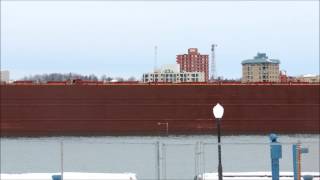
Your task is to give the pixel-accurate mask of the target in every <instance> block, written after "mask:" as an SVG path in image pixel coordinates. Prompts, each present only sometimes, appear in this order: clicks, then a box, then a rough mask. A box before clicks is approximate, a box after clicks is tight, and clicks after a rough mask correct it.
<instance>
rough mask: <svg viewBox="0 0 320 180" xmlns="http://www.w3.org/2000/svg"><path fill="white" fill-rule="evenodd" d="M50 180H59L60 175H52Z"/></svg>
mask: <svg viewBox="0 0 320 180" xmlns="http://www.w3.org/2000/svg"><path fill="white" fill-rule="evenodd" d="M52 180H61V175H52Z"/></svg>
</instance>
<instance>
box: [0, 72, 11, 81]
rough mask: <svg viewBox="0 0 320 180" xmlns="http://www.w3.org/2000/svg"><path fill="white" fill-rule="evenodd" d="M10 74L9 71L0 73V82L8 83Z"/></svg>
mask: <svg viewBox="0 0 320 180" xmlns="http://www.w3.org/2000/svg"><path fill="white" fill-rule="evenodd" d="M9 80H10V73H9V71H1V73H0V82H1V83H9Z"/></svg>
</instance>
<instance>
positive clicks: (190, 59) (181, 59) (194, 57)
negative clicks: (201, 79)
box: [177, 48, 209, 82]
mask: <svg viewBox="0 0 320 180" xmlns="http://www.w3.org/2000/svg"><path fill="white" fill-rule="evenodd" d="M177 63H178V64H179V65H180V71H185V72H204V74H205V81H206V82H208V80H209V55H207V54H200V53H199V52H198V49H197V48H190V49H188V54H179V55H177Z"/></svg>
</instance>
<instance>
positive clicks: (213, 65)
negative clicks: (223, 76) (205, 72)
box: [210, 44, 218, 81]
mask: <svg viewBox="0 0 320 180" xmlns="http://www.w3.org/2000/svg"><path fill="white" fill-rule="evenodd" d="M217 46H218V45H217V44H212V45H211V77H210V81H215V80H216V79H217V70H216V60H215V47H217Z"/></svg>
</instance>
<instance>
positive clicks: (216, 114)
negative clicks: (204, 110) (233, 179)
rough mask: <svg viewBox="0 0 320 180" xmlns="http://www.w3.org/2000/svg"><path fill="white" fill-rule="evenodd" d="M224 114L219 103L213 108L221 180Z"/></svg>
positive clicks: (220, 177) (220, 179) (220, 178)
mask: <svg viewBox="0 0 320 180" xmlns="http://www.w3.org/2000/svg"><path fill="white" fill-rule="evenodd" d="M223 112H224V109H223V107H222V106H221V105H220V104H219V103H217V104H216V105H215V106H214V107H213V115H214V117H215V119H216V122H217V129H218V157H219V165H218V175H219V180H222V179H223V176H222V163H221V144H220V143H221V138H220V136H221V131H220V121H221V119H222V116H223Z"/></svg>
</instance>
